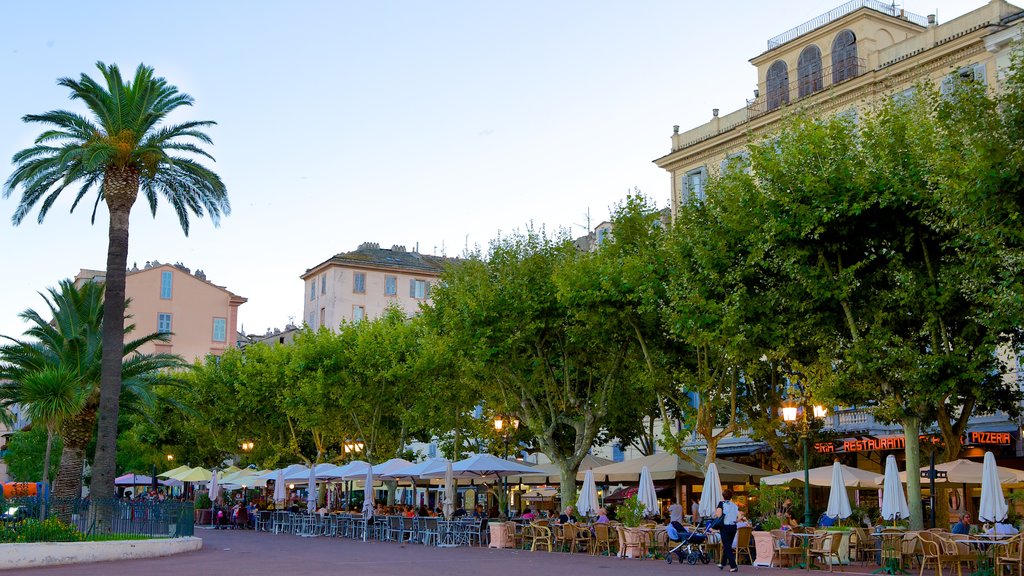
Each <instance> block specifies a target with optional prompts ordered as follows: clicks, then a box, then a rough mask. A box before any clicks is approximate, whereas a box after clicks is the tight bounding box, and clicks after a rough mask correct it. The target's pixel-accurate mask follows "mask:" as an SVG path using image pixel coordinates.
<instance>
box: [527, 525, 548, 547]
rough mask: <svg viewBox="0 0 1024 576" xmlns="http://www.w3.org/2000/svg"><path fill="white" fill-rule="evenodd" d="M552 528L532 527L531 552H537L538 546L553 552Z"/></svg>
mask: <svg viewBox="0 0 1024 576" xmlns="http://www.w3.org/2000/svg"><path fill="white" fill-rule="evenodd" d="M551 544H552V542H551V527H550V526H542V525H540V524H532V525H531V526H530V551H531V552H536V551H537V546H541V547H546V548H547V549H548V552H551V551H552V547H551Z"/></svg>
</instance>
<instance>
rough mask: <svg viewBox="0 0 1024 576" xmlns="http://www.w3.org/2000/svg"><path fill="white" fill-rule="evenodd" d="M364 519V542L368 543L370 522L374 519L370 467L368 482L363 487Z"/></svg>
mask: <svg viewBox="0 0 1024 576" xmlns="http://www.w3.org/2000/svg"><path fill="white" fill-rule="evenodd" d="M363 518H365V519H366V520H367V524H366V528H364V529H363V542H366V533H367V532H369V527H370V524H369V520H370V518H373V468H371V467H369V466H367V467H366V480H365V484H364V485H363Z"/></svg>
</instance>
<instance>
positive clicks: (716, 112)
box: [711, 108, 718, 118]
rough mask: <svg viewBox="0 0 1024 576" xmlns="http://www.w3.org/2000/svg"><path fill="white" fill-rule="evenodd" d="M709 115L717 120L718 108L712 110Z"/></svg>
mask: <svg viewBox="0 0 1024 576" xmlns="http://www.w3.org/2000/svg"><path fill="white" fill-rule="evenodd" d="M711 115H712V116H714V117H715V118H718V108H712V109H711Z"/></svg>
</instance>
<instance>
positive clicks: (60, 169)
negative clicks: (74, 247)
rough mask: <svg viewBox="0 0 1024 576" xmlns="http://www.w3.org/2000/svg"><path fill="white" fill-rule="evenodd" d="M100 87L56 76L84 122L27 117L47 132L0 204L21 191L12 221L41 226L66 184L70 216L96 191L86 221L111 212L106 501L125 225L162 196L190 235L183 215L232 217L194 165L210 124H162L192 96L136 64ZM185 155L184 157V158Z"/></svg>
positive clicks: (96, 477)
mask: <svg viewBox="0 0 1024 576" xmlns="http://www.w3.org/2000/svg"><path fill="white" fill-rule="evenodd" d="M96 65H97V67H98V68H99V70H100V72H101V73H102V75H103V81H104V83H105V85H103V84H101V83H99V82H97V81H95V80H93V79H92V78H90V77H89V76H88V75H86V74H82V75H81V78H80V79H79V80H74V79H72V78H62V79H61V80H59V81H58V84H59V85H60V86H63V87H65V88H68V89H70V90H71V98H72V99H73V100H80V101H81V102H83V103H84V104H85V106H86V107H87V108H88V110H89V112H90V113H91V116H90V117H86V116H83V115H81V114H77V113H75V112H70V111H66V110H55V111H51V112H46V113H44V114H38V115H28V116H25V117H24V118H23V120H24V121H25V122H33V123H40V124H43V125H46V126H47V129H46V131H44V132H43V133H42V134H40V135H39V136H38V137H37V138H36V141H35V144H34V145H33V146H32V147H30V148H26V149H25V150H21V151H20V152H18V153H16V154H15V155H14V158H13V163H14V165H15V170H14V172H13V173H12V174H11V176H10V178H8V179H7V183H6V184H5V186H4V192H3V195H4V197H7V196H10V195H11V194H12V193H13V192H14V191H15V190H17V189H18V188H21V200H20V201H19V203H18V207H17V209H16V210H15V212H14V216H13V218H12V221H13V222H14V224H15V225H17V224H20V223H21V221H22V220H23V219H24V218H25V216H26V215H27V214H28V213H29V212H31V211H32V209H33V208H34V207H35V206H36V205H37V204H39V216H38V220H39V221H40V222H42V220H43V219H44V218H45V216H46V214H47V212H48V211H49V209H50V208H51V207H52V206H53V203H54V202H55V201H56V199H57V198H58V197H59V196H60V194H61V192H63V191H64V189H65V188H67V187H68V186H75V187H79V186H80V188H79V189H78V191H77V193H76V194H75V197H74V201H73V203H72V205H71V209H72V210H74V209H75V207H76V206H78V203H79V202H80V201H81V200H82V198H83V197H84V196H85V195H86V194H87V193H88V192H89V191H90V190H94V191H95V192H96V200H95V203H94V205H93V212H92V219H93V222H95V220H96V210H97V208H98V207H99V204H100V202H103V203H105V204H106V206H107V210H108V212H109V213H110V222H109V227H108V244H107V270H106V300H105V302H104V304H103V307H104V317H105V318H106V319H107V322H105V323H104V325H103V358H102V364H101V377H100V392H101V394H100V401H99V406H98V411H99V426H98V431H97V439H96V453H95V457H94V459H93V475H92V484H91V488H92V493H93V494H94V495H95V496H97V497H99V496H101V495H106V494H110V493H111V491H112V489H113V485H114V477H115V472H116V470H115V466H116V461H115V456H116V450H117V446H116V442H117V420H118V408H119V399H120V394H121V359H122V355H123V348H124V340H123V338H124V310H125V295H124V284H125V269H126V267H127V261H128V221H129V216H130V215H131V210H132V206H134V205H135V200H136V198H137V197H138V195H139V192H140V191H141V192H142V193H143V195H144V196H145V198H146V201H147V203H148V204H149V209H150V211H151V212H152V213H153V214H154V215H155V214H156V207H157V200H158V197H159V196H163V197H164V199H165V200H166V201H167V202H169V203H170V204H171V206H172V208H173V209H174V211H175V213H177V215H178V219H179V222H180V223H181V227H182V230H183V231H184V232H185V234H186V235H187V234H188V228H189V215H190V214H195V215H196V216H200V217H201V216H203V215H204V213H208V214H209V215H210V218H211V220H212V221H213V222H214V224H215V225H216V224H217V223H218V222H219V219H220V215H221V214H222V213H223V214H225V215H226V214H228V213H229V212H230V205H229V204H228V197H227V190H226V188H225V186H224V183H223V182H221V180H220V177H218V176H217V175H216V174H215V173H214V172H212V171H211V170H209V169H208V168H206V167H205V166H203V165H202V164H201V163H200V162H198V161H197V160H196V159H195V157H196V156H202V157H206V158H208V159H210V160H212V159H213V158H212V156H210V155H209V154H208V153H207V152H206V151H205V150H203V149H202V147H201V145H202V144H211V143H212V141H211V140H210V138H209V136H207V135H206V133H205V132H203V129H204V128H206V127H208V126H211V125H213V124H214V122H209V121H192V122H184V123H181V124H175V125H164V121H165V120H166V118H167V116H168V115H169V114H170V113H171V112H173V111H174V110H176V109H178V108H180V107H182V106H191V105H192V102H193V100H192V97H191V96H189V95H188V94H185V93H182V92H179V91H178V89H177V88H176V87H175V86H173V85H170V84H168V83H167V81H166V80H165V79H164V78H160V77H157V76H155V75H154V73H153V69H152V68H150V67H148V66H144V65H142V64H140V65H139V67H138V69H136V71H135V78H134V79H133V80H131V81H128V82H126V81H125V80H124V79H122V77H121V71H120V69H119V68H118V67H117V66H116V65H114V64H111V65H107V64H104V63H103V62H98V63H97V64H96ZM182 153H184V154H185V156H182V155H181V154H182Z"/></svg>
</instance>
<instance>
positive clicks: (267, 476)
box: [260, 464, 308, 480]
mask: <svg viewBox="0 0 1024 576" xmlns="http://www.w3.org/2000/svg"><path fill="white" fill-rule="evenodd" d="M296 471H299V472H308V469H307V468H306V466H304V465H302V464H292V465H291V466H288V467H286V468H280V469H278V470H269V471H267V472H264V473H263V475H261V476H260V478H262V479H264V480H276V479H277V473H278V472H283V473H284V479H285V480H289V479H292V475H293V473H295V472H296ZM299 478H303V476H300V477H299Z"/></svg>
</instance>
